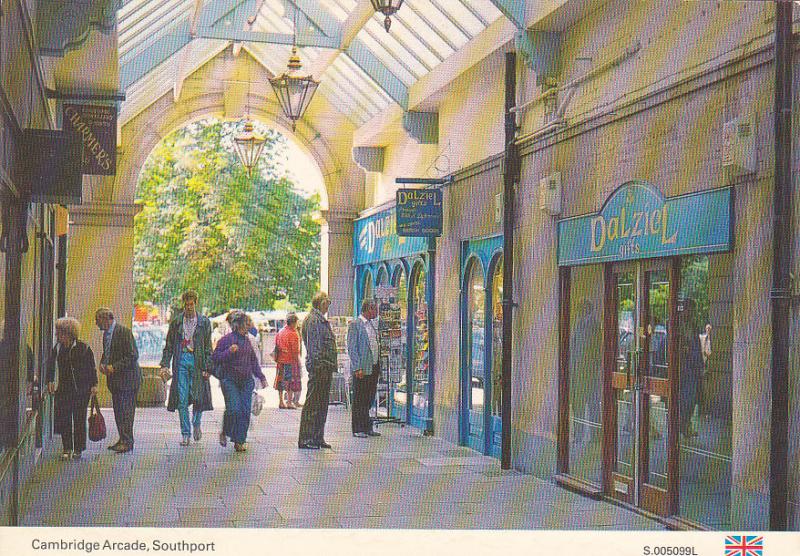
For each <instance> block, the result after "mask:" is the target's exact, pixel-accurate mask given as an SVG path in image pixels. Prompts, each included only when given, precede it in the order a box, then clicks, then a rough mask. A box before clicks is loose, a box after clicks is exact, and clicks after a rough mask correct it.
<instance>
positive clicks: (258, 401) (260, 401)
mask: <svg viewBox="0 0 800 556" xmlns="http://www.w3.org/2000/svg"><path fill="white" fill-rule="evenodd" d="M263 408H264V396H262V395H261V394H259V393H258V392H253V403H252V405H251V408H250V412H251V413H252V414H253V415H258V414H259V413H261V410H262V409H263Z"/></svg>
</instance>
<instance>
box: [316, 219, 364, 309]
mask: <svg viewBox="0 0 800 556" xmlns="http://www.w3.org/2000/svg"><path fill="white" fill-rule="evenodd" d="M323 217H324V218H325V220H326V222H327V226H326V228H327V236H328V242H327V243H328V248H327V263H328V265H327V281H326V280H325V277H324V276H325V274H326V269H325V267H324V266H323V268H322V269H321V271H320V285H321V286H322V285H323V284H325V285H326V286H327V289H326V288H324V287H323V290H325V291H327V292H328V295H329V296H330V299H331V307H330V310H329V314H330V315H336V316H349V315H352V314H353V279H354V270H353V220H354V219H355V217H356V214H355V213H346V212H337V211H333V210H329V211H325V212H323ZM323 232H324V229H323ZM322 242H323V243H325V237H324V233H323V237H322ZM323 254H325V249H324V247H323Z"/></svg>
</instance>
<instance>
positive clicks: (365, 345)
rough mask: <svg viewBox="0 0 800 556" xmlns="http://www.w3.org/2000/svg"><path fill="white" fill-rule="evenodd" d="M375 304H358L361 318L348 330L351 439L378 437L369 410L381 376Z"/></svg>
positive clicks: (365, 302)
mask: <svg viewBox="0 0 800 556" xmlns="http://www.w3.org/2000/svg"><path fill="white" fill-rule="evenodd" d="M377 316H378V305H377V303H376V302H375V300H373V299H365V300H364V301H363V302H362V303H361V315H360V316H359V317H358V318H357V319H355V320H354V321H353V322H351V323H350V325H349V326H348V327H347V354H348V355H349V356H350V371H351V373H352V375H353V391H354V392H353V436H355V437H358V438H367V437H368V436H380V433H379V432H376V431H374V430H373V429H372V420H371V419H370V416H369V408H370V406H371V405H372V401H373V400H374V399H375V394H376V390H377V387H378V378H379V376H380V364H379V355H380V354H379V352H378V330H377V327H376V326H375V323H374V319H375V318H376V317H377Z"/></svg>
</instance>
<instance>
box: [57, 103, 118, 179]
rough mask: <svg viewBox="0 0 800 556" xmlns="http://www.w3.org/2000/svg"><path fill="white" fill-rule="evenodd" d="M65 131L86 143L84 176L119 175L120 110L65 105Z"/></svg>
mask: <svg viewBox="0 0 800 556" xmlns="http://www.w3.org/2000/svg"><path fill="white" fill-rule="evenodd" d="M63 124H64V125H63V128H64V131H66V132H67V133H76V134H77V135H78V136H80V138H81V140H82V141H83V161H82V165H83V173H84V174H94V175H100V176H113V175H114V174H116V172H117V110H116V108H114V107H113V106H103V105H94V104H65V105H64V122H63Z"/></svg>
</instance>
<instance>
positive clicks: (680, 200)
mask: <svg viewBox="0 0 800 556" xmlns="http://www.w3.org/2000/svg"><path fill="white" fill-rule="evenodd" d="M732 208H733V203H732V190H731V188H729V187H726V188H722V189H713V190H710V191H704V192H701V193H693V194H690V195H682V196H680V197H671V198H664V197H663V196H662V195H661V193H660V192H659V191H658V190H657V189H656V188H655V187H653V186H651V185H650V184H648V183H645V182H641V181H631V182H628V183H625V184H623V185H622V186H620V187H619V188H618V189H617V190H616V191H615V192H614V193H613V194H611V196H610V197H609V198H608V199H607V200H606V202H605V204H604V205H603V207H602V208H601V209H600V212H599V213H597V214H595V215H588V216H578V217H574V218H567V219H564V220H561V221H559V222H558V264H559V266H571V265H581V264H589V263H601V262H606V261H624V260H631V259H647V258H652V257H669V256H674V255H690V254H694V253H713V252H720V251H728V250H730V249H731V246H732V238H733V231H732V222H733V213H732Z"/></svg>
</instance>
